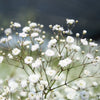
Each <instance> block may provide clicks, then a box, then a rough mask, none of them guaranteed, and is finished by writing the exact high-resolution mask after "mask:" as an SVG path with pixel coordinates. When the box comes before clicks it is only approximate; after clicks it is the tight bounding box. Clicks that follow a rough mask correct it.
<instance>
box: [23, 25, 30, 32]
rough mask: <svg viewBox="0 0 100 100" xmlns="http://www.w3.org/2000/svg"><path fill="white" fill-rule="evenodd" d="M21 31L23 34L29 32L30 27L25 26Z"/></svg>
mask: <svg viewBox="0 0 100 100" xmlns="http://www.w3.org/2000/svg"><path fill="white" fill-rule="evenodd" d="M22 30H23V32H25V33H27V32H29V31H30V27H28V26H25V27H24V28H23V29H22Z"/></svg>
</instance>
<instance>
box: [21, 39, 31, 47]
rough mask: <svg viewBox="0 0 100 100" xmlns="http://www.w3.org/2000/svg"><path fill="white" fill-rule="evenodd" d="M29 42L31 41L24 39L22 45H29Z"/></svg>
mask: <svg viewBox="0 0 100 100" xmlns="http://www.w3.org/2000/svg"><path fill="white" fill-rule="evenodd" d="M29 44H31V41H28V40H27V41H24V43H23V46H27V45H29Z"/></svg>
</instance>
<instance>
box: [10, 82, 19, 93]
mask: <svg viewBox="0 0 100 100" xmlns="http://www.w3.org/2000/svg"><path fill="white" fill-rule="evenodd" d="M8 86H9V87H10V92H12V93H14V92H16V90H17V88H18V83H16V82H15V81H13V80H10V81H9V82H8Z"/></svg>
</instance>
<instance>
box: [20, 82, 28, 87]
mask: <svg viewBox="0 0 100 100" xmlns="http://www.w3.org/2000/svg"><path fill="white" fill-rule="evenodd" d="M21 87H22V88H25V87H27V80H22V81H21Z"/></svg>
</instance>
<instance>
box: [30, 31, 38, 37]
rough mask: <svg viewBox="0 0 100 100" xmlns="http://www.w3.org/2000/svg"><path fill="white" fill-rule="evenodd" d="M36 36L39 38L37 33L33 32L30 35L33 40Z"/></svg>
mask: <svg viewBox="0 0 100 100" xmlns="http://www.w3.org/2000/svg"><path fill="white" fill-rule="evenodd" d="M37 36H39V33H37V32H33V33H32V34H31V37H33V38H35V37H37Z"/></svg>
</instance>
